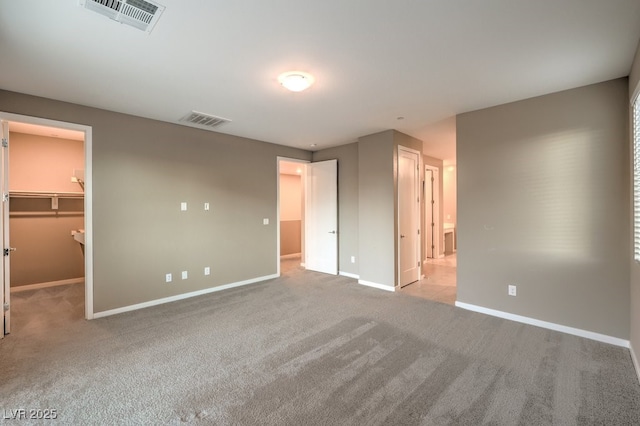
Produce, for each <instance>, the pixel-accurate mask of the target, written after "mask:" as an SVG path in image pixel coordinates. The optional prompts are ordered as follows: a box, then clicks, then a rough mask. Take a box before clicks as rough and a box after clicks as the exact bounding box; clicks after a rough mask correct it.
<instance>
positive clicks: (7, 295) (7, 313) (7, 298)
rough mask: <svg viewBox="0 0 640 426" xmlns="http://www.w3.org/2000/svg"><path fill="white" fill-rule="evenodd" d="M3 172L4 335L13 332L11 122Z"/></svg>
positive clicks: (4, 140)
mask: <svg viewBox="0 0 640 426" xmlns="http://www.w3.org/2000/svg"><path fill="white" fill-rule="evenodd" d="M1 149H2V171H1V172H0V193H1V194H2V214H0V232H2V262H0V264H1V265H2V266H1V267H0V274H1V275H2V307H3V309H2V312H3V319H4V330H3V333H0V334H2V335H3V336H4V334H9V333H10V332H11V310H10V309H9V308H10V306H11V303H10V302H11V287H10V279H9V278H10V275H9V253H10V251H11V249H10V247H9V122H8V121H4V120H2V148H1Z"/></svg>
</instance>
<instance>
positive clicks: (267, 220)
mask: <svg viewBox="0 0 640 426" xmlns="http://www.w3.org/2000/svg"><path fill="white" fill-rule="evenodd" d="M262 224H263V225H268V224H269V219H267V218H266V217H265V218H264V219H262Z"/></svg>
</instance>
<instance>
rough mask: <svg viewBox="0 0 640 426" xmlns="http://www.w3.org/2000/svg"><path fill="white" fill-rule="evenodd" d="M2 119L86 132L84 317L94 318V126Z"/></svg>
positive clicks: (5, 115) (29, 118)
mask: <svg viewBox="0 0 640 426" xmlns="http://www.w3.org/2000/svg"><path fill="white" fill-rule="evenodd" d="M0 120H2V121H8V122H10V123H11V122H18V123H26V124H35V125H39V126H47V127H55V128H59V129H68V130H76V131H80V132H84V234H85V235H84V239H85V241H84V317H85V319H88V320H90V319H93V318H94V312H93V162H92V158H93V155H92V152H93V151H92V147H93V139H92V132H93V128H92V127H91V126H87V125H84V124H77V123H69V122H66V121H58V120H50V119H47V118H40V117H32V116H28V115H21V114H14V113H9V112H4V111H0ZM9 144H11V141H9ZM5 219H6V220H8V219H9V218H8V217H5Z"/></svg>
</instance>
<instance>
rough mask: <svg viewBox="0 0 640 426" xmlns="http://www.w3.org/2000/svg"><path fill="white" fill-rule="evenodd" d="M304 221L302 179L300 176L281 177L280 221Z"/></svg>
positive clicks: (284, 175) (282, 175)
mask: <svg viewBox="0 0 640 426" xmlns="http://www.w3.org/2000/svg"><path fill="white" fill-rule="evenodd" d="M301 219H302V179H301V178H300V176H299V175H286V174H281V175H280V220H283V221H288V220H297V221H300V220H301Z"/></svg>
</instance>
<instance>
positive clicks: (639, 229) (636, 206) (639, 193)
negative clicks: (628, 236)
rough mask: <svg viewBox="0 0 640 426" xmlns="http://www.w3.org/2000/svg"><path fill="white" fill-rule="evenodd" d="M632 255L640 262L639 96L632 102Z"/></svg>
mask: <svg viewBox="0 0 640 426" xmlns="http://www.w3.org/2000/svg"><path fill="white" fill-rule="evenodd" d="M633 257H634V258H635V260H636V261H639V262H640V96H638V97H636V100H635V101H634V102H633Z"/></svg>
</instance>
